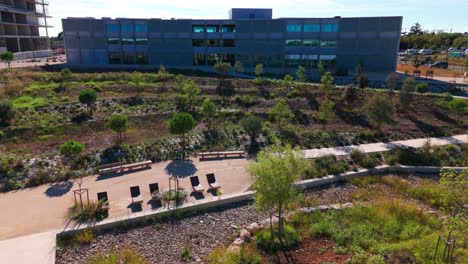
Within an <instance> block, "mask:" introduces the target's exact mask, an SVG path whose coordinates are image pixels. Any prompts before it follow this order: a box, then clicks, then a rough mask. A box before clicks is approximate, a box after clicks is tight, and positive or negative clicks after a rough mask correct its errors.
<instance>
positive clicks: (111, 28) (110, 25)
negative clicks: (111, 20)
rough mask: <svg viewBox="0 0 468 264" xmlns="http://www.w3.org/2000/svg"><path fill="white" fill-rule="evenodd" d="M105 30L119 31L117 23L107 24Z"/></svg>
mask: <svg viewBox="0 0 468 264" xmlns="http://www.w3.org/2000/svg"><path fill="white" fill-rule="evenodd" d="M106 27H107V32H113V33H116V32H119V24H107V25H106Z"/></svg>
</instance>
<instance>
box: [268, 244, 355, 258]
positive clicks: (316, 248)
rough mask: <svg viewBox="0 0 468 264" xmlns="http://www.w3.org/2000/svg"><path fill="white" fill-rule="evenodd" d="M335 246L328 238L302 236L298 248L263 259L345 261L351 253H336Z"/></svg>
mask: <svg viewBox="0 0 468 264" xmlns="http://www.w3.org/2000/svg"><path fill="white" fill-rule="evenodd" d="M335 247H336V244H335V242H333V241H330V240H325V239H311V238H304V240H303V241H302V243H301V245H300V246H299V247H298V248H296V249H292V250H290V251H289V252H284V253H283V252H282V253H279V254H278V255H276V256H271V257H265V259H264V261H265V262H269V263H295V264H321V263H347V261H348V260H349V259H350V258H351V255H349V254H338V253H336V252H335ZM288 259H289V260H290V261H289V262H288ZM291 260H292V261H291Z"/></svg>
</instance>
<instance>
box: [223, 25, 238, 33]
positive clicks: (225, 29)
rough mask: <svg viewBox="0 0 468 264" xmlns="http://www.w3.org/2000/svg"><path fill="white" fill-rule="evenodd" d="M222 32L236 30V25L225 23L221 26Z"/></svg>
mask: <svg viewBox="0 0 468 264" xmlns="http://www.w3.org/2000/svg"><path fill="white" fill-rule="evenodd" d="M221 32H236V26H235V25H224V26H222V27H221Z"/></svg>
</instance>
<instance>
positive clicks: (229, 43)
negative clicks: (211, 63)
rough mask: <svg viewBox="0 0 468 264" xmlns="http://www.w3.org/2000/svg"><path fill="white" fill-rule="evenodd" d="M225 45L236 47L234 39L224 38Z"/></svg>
mask: <svg viewBox="0 0 468 264" xmlns="http://www.w3.org/2000/svg"><path fill="white" fill-rule="evenodd" d="M223 47H235V44H234V40H233V39H224V40H223Z"/></svg>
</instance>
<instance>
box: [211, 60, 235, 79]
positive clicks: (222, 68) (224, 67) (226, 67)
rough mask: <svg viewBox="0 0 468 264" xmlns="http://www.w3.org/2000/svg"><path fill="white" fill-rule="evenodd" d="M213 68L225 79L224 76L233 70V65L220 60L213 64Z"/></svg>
mask: <svg viewBox="0 0 468 264" xmlns="http://www.w3.org/2000/svg"><path fill="white" fill-rule="evenodd" d="M213 70H214V71H215V72H216V73H218V74H219V75H220V79H221V80H224V76H225V75H226V74H228V73H229V72H230V71H231V65H230V64H229V63H225V62H218V63H216V64H215V65H214V66H213Z"/></svg>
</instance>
